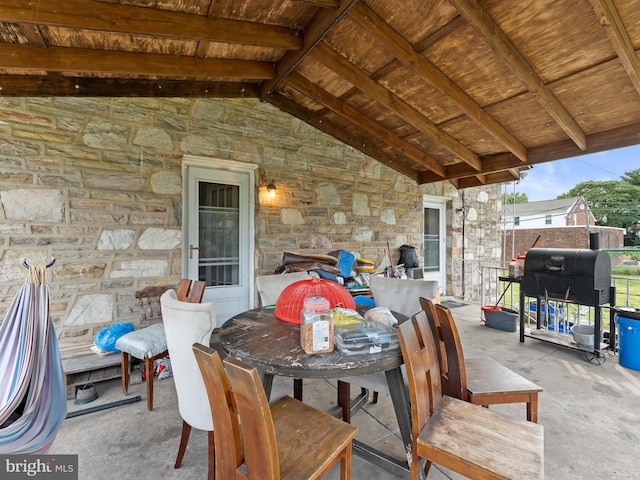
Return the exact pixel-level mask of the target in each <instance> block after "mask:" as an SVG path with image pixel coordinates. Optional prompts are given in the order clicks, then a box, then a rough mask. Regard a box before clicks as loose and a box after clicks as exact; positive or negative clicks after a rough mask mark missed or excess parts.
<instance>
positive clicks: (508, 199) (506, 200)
mask: <svg viewBox="0 0 640 480" xmlns="http://www.w3.org/2000/svg"><path fill="white" fill-rule="evenodd" d="M514 195H515V197H516V203H527V202H528V201H529V197H527V194H526V193H520V192H513V193H503V194H502V204H503V205H512V204H513V196H514Z"/></svg>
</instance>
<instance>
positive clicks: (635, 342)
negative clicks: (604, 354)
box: [614, 307, 640, 371]
mask: <svg viewBox="0 0 640 480" xmlns="http://www.w3.org/2000/svg"><path fill="white" fill-rule="evenodd" d="M614 311H615V312H616V316H615V322H616V326H617V328H618V362H619V363H620V365H622V366H623V367H626V368H630V369H632V370H638V371H640V309H637V308H633V307H614Z"/></svg>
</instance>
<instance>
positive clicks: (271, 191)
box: [267, 180, 276, 197]
mask: <svg viewBox="0 0 640 480" xmlns="http://www.w3.org/2000/svg"><path fill="white" fill-rule="evenodd" d="M267 192H269V196H270V197H273V196H274V195H275V194H276V182H274V181H273V180H271V182H269V185H267Z"/></svg>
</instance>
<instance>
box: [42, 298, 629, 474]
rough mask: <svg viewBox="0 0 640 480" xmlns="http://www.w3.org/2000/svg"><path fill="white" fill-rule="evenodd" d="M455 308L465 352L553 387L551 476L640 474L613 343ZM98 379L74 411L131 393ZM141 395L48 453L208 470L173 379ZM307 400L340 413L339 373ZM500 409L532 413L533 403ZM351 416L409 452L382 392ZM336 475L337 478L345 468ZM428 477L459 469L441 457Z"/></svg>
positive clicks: (368, 434)
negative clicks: (487, 322) (537, 336)
mask: <svg viewBox="0 0 640 480" xmlns="http://www.w3.org/2000/svg"><path fill="white" fill-rule="evenodd" d="M452 312H453V315H454V317H455V320H456V323H457V325H458V329H459V330H460V335H461V339H462V343H463V347H464V350H465V356H468V357H471V356H490V357H492V358H494V359H495V360H496V361H498V362H500V363H502V364H503V365H505V366H507V367H509V368H511V369H512V370H515V371H516V372H518V373H520V374H521V375H523V376H524V377H526V378H528V379H529V380H531V381H533V382H535V383H537V384H538V385H540V386H541V387H542V388H543V389H544V392H543V393H542V394H541V395H540V404H539V422H540V423H541V424H542V425H543V426H544V429H545V432H544V433H545V459H544V461H545V478H547V479H551V480H555V479H558V480H560V479H567V480H569V479H572V480H573V479H586V478H592V479H615V480H619V479H620V480H621V479H627V480H628V479H640V372H638V371H634V370H630V369H627V368H624V367H622V366H620V365H619V364H618V358H617V356H614V355H613V354H611V353H609V352H607V353H606V354H605V358H606V362H605V363H604V364H602V365H597V364H592V363H588V362H587V361H586V360H585V358H584V354H583V353H581V352H578V351H575V350H570V349H566V348H562V347H558V346H555V345H551V344H548V343H544V342H540V341H537V340H534V339H530V338H527V339H526V341H525V343H524V344H522V343H520V342H519V341H518V333H517V332H516V333H509V332H503V331H500V330H494V329H490V328H487V327H484V326H482V325H481V323H480V306H479V305H477V304H470V305H466V306H462V307H459V308H454V309H453V310H452ZM639 354H640V352H639ZM96 387H97V389H98V393H99V398H98V399H97V400H95V401H94V402H92V403H89V404H85V405H75V404H74V402H73V400H70V401H68V409H69V411H70V412H71V411H76V410H83V409H86V408H89V407H96V406H98V405H100V404H106V403H110V402H114V401H118V400H122V399H123V398H125V397H123V395H122V391H121V389H120V382H119V380H111V381H107V382H102V383H98V384H96ZM355 390H356V389H355V387H354V390H353V393H354V395H355V393H356V391H355ZM135 395H141V396H142V401H140V402H136V403H131V404H127V405H122V406H118V407H115V408H110V409H106V410H102V411H98V412H94V413H89V414H86V415H81V416H78V417H75V418H69V419H67V420H65V421H64V423H63V425H62V428H61V430H60V431H59V433H58V436H57V438H56V440H55V442H54V443H53V446H52V447H51V449H50V451H49V454H77V455H78V456H79V478H80V479H89V478H90V479H95V480H102V479H104V480H107V479H109V480H111V479H114V478H122V479H136V480H147V479H158V478H167V479H204V478H206V473H207V459H206V455H207V454H206V444H207V439H206V434H205V433H204V432H201V431H193V432H192V437H191V439H190V442H189V445H188V447H187V452H186V455H185V458H184V461H183V465H182V467H181V468H180V469H178V470H174V468H173V464H174V461H175V455H176V453H177V449H178V443H179V437H180V429H181V425H182V419H181V418H180V415H179V413H178V410H177V399H176V394H175V388H174V384H173V380H172V379H166V380H161V381H157V380H156V382H155V392H154V410H153V411H151V412H149V411H147V409H146V402H145V401H144V400H145V388H144V384H139V385H133V386H132V387H131V389H130V393H129V397H133V396H135ZM304 399H305V402H307V403H310V404H312V405H314V406H315V407H317V408H320V409H322V410H325V411H328V412H330V413H337V411H338V409H337V406H336V382H335V381H324V380H315V381H311V380H309V381H307V380H305V383H304ZM492 410H494V411H497V412H501V413H503V414H505V415H510V416H514V417H517V418H522V419H524V418H525V407H524V404H517V405H503V406H495V407H492ZM352 423H353V424H354V425H356V426H357V427H358V429H359V434H358V437H357V438H358V439H359V440H360V441H362V442H364V443H367V444H370V445H373V446H374V447H376V448H378V449H380V450H381V451H383V452H385V453H387V454H389V455H392V456H395V457H398V458H402V456H403V453H404V452H403V448H402V443H401V441H400V439H399V433H398V428H397V424H396V421H395V417H394V414H393V409H392V406H391V402H390V399H389V397H388V396H387V395H380V399H379V402H378V403H377V404H371V403H368V404H367V405H365V407H363V408H362V409H361V410H360V411H359V412H358V413H356V414H355V416H354V418H353V421H352ZM327 478H329V479H331V480H333V479H338V478H339V474H338V472H337V471H336V469H334V470H333V471H332V472H330V474H329V475H328V477H327ZM351 478H353V479H354V480H373V479H396V478H408V474H407V475H402V476H399V475H394V474H391V473H389V472H386V471H384V470H382V469H379V468H377V467H375V466H373V465H371V464H369V463H368V462H365V461H364V460H362V459H361V458H358V456H354V461H353V469H352V476H351ZM429 478H430V479H434V480H440V479H448V478H459V476H457V475H455V474H452V473H450V472H448V471H446V470H445V469H443V468H441V467H439V466H434V467H433V468H432V470H431V472H430V474H429Z"/></svg>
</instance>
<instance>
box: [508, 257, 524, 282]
mask: <svg viewBox="0 0 640 480" xmlns="http://www.w3.org/2000/svg"><path fill="white" fill-rule="evenodd" d="M521 272H522V270H521V269H520V265H518V263H517V262H516V260H515V258H514V259H513V260H511V263H510V264H509V277H510V278H520V277H521V276H522V275H521Z"/></svg>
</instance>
